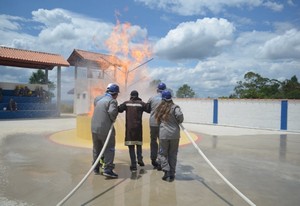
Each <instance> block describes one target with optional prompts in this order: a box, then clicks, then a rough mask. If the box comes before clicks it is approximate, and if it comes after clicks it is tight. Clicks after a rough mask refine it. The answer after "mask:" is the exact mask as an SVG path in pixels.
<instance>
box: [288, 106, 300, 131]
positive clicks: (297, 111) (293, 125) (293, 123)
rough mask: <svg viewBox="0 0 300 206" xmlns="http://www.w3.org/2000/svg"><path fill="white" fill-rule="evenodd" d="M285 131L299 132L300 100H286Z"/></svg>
mask: <svg viewBox="0 0 300 206" xmlns="http://www.w3.org/2000/svg"><path fill="white" fill-rule="evenodd" d="M287 130H291V131H293V130H300V100H288V125H287Z"/></svg>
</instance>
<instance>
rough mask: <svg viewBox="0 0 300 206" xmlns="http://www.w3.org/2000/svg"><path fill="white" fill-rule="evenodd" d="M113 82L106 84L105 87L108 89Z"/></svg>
mask: <svg viewBox="0 0 300 206" xmlns="http://www.w3.org/2000/svg"><path fill="white" fill-rule="evenodd" d="M113 84H114V83H109V84H108V85H107V87H106V89H109V87H110V86H111V85H113Z"/></svg>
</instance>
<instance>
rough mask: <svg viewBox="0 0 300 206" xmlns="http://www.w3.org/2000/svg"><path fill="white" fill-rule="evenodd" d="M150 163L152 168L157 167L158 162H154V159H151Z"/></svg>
mask: <svg viewBox="0 0 300 206" xmlns="http://www.w3.org/2000/svg"><path fill="white" fill-rule="evenodd" d="M151 164H152V165H153V169H157V166H158V163H157V162H156V160H152V161H151Z"/></svg>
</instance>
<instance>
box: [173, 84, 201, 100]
mask: <svg viewBox="0 0 300 206" xmlns="http://www.w3.org/2000/svg"><path fill="white" fill-rule="evenodd" d="M195 95H196V94H195V92H194V91H193V90H192V88H191V87H190V86H189V85H187V84H184V85H182V86H181V87H180V88H179V89H178V90H177V92H176V97H178V98H193V97H195Z"/></svg>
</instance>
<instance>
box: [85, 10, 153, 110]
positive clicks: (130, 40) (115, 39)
mask: <svg viewBox="0 0 300 206" xmlns="http://www.w3.org/2000/svg"><path fill="white" fill-rule="evenodd" d="M118 15H120V14H118V13H116V25H115V26H114V28H113V30H112V33H111V35H110V36H109V38H108V39H107V40H106V41H105V42H104V44H105V46H106V47H107V49H108V51H109V53H110V55H112V56H116V57H118V58H119V59H121V61H122V66H121V67H118V68H115V67H113V66H111V67H109V68H107V69H106V70H105V73H106V74H108V75H109V76H110V77H111V78H110V79H105V80H100V81H101V83H100V82H99V84H98V85H97V86H94V87H93V88H91V91H90V95H91V98H90V99H91V102H90V105H91V106H90V112H89V116H90V115H92V114H93V111H94V105H93V100H94V98H95V97H96V96H98V95H102V94H103V93H104V92H105V90H106V85H104V82H106V83H108V82H116V83H118V84H119V86H120V88H121V91H124V90H126V89H127V87H128V85H130V84H132V83H133V82H134V81H138V80H139V78H142V76H147V74H146V73H147V72H146V71H145V70H144V71H139V70H138V69H137V68H138V67H140V65H141V64H144V62H145V61H146V60H149V58H150V57H151V56H152V51H151V47H150V44H149V43H148V41H146V40H145V41H144V42H138V41H137V39H138V38H137V31H138V30H137V27H135V26H131V24H130V23H129V22H125V23H123V24H121V22H120V21H119V19H118V18H117V16H118ZM97 88H98V89H97ZM99 88H103V89H101V90H102V91H101V92H102V93H99Z"/></svg>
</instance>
